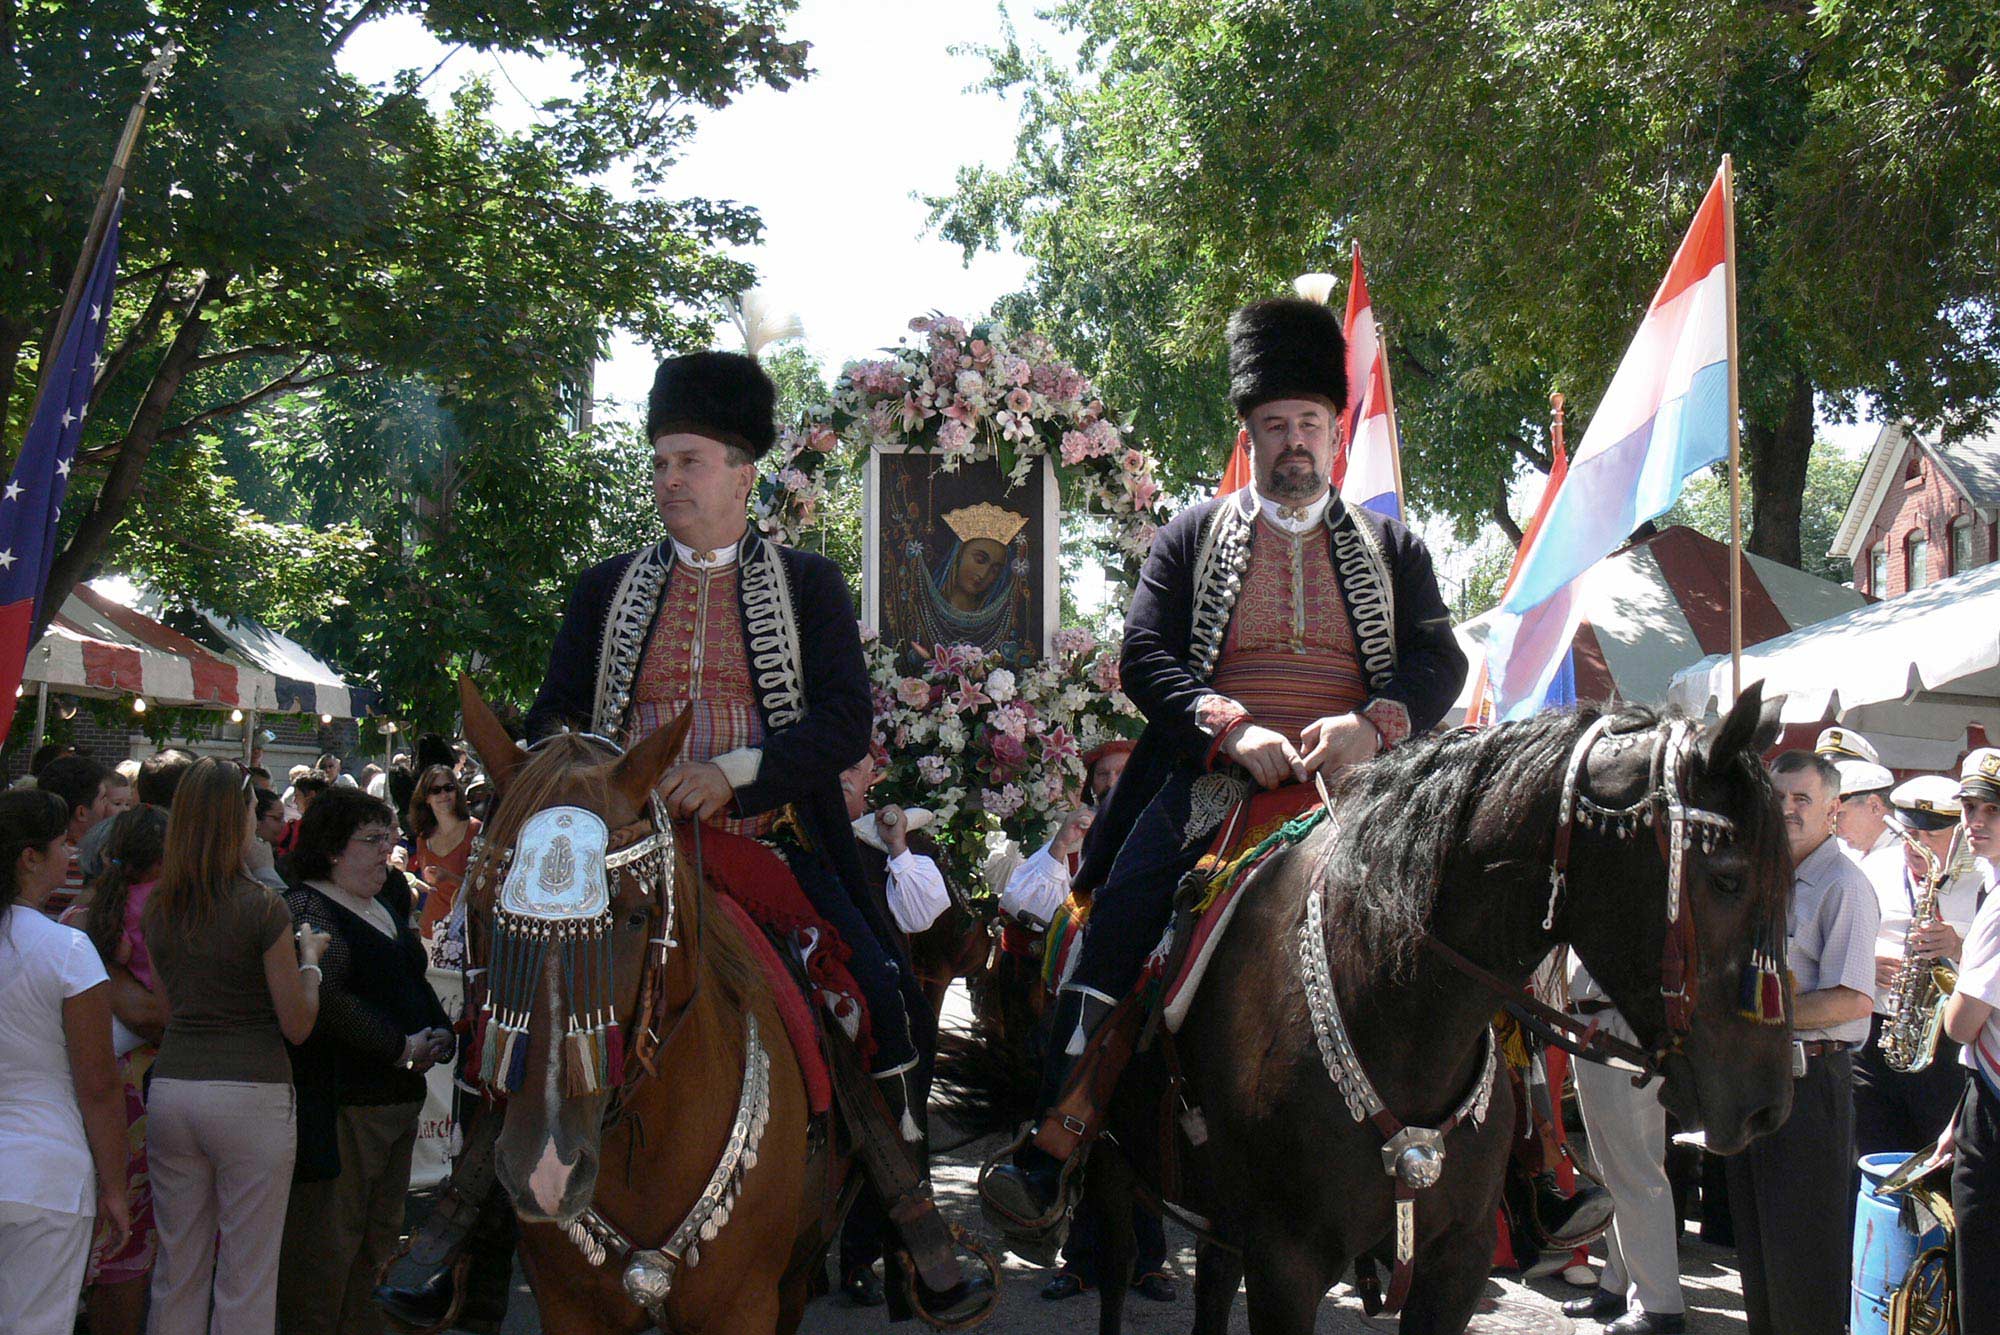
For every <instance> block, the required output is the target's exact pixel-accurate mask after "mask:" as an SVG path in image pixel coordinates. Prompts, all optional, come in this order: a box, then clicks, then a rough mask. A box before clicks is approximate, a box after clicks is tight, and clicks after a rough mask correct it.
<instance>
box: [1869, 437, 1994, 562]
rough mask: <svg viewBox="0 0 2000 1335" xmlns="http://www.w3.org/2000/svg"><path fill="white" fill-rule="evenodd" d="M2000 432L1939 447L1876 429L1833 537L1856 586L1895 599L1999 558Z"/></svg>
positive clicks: (1922, 440) (1929, 441) (1925, 440)
mask: <svg viewBox="0 0 2000 1335" xmlns="http://www.w3.org/2000/svg"><path fill="white" fill-rule="evenodd" d="M1996 520H2000V431H1995V432H1992V433H1989V434H1986V435H1982V436H1978V437H1974V438H1972V439H1968V440H1961V441H1958V442H1956V443H1954V444H1950V445H1945V444H1940V443H1937V442H1936V441H1935V440H1931V439H1925V438H1923V437H1921V436H1918V435H1917V434H1915V433H1913V432H1911V431H1910V430H1909V429H1908V428H1907V427H1906V426H1903V425H1900V424H1891V425H1888V426H1884V427H1883V428H1882V431H1881V434H1880V435H1878V436H1877V437H1876V438H1875V445H1874V447H1873V448H1872V449H1870V450H1869V452H1868V461H1867V462H1866V463H1865V464H1864V465H1863V466H1862V469H1861V480H1860V482H1859V483H1858V484H1857V485H1856V486H1855V488H1854V496H1853V498H1852V499H1851V500H1850V501H1849V502H1848V505H1847V513H1846V515H1845V516H1844V517H1843V518H1842V519H1841V521H1840V529H1839V531H1838V532H1837V533H1836V534H1835V535H1834V540H1833V550H1832V554H1833V555H1834V556H1837V557H1840V558H1841V559H1842V560H1845V561H1848V562H1851V563H1852V564H1853V566H1854V587H1855V588H1856V589H1858V590H1859V591H1861V592H1862V593H1865V594H1868V595H1869V596H1871V597H1875V598H1893V597H1895V596H1896V595H1898V594H1901V593H1907V592H1909V591H1910V590H1911V589H1918V588H1922V587H1923V586H1924V585H1926V584H1929V583H1932V582H1933V581H1935V580H1940V579H1945V578H1947V577H1949V576H1951V575H1960V574H1964V573H1965V572H1966V571H1968V570H1972V569H1975V568H1977V567H1979V566H1983V565H1986V564H1988V563H1990V562H1991V561H1993V560H1994V559H1995V557H1996V555H2000V527H1996Z"/></svg>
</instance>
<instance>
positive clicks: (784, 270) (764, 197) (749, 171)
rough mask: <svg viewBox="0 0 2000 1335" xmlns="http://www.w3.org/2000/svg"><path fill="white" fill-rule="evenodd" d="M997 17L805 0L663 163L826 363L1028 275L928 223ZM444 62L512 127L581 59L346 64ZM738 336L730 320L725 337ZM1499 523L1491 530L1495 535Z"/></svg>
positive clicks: (373, 66) (371, 57)
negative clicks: (725, 230)
mask: <svg viewBox="0 0 2000 1335" xmlns="http://www.w3.org/2000/svg"><path fill="white" fill-rule="evenodd" d="M1018 8H1019V9H1020V11H1021V12H1018V13H1014V14H1013V15H1012V17H1013V19H1014V21H1015V23H1016V25H1017V26H1018V28H1019V30H1020V33H1021V36H1022V38H1023V39H1024V40H1025V41H1027V42H1030V43H1032V44H1034V45H1038V46H1041V47H1043V48H1045V49H1048V50H1052V51H1058V52H1063V53H1068V52H1071V51H1073V49H1074V46H1073V43H1072V42H1071V41H1070V40H1068V38H1067V37H1066V35H1065V34H1063V33H1061V32H1060V31H1058V30H1057V29H1055V28H1054V27H1053V26H1051V25H1049V24H1047V23H1044V22H1042V21H1041V20H1039V19H1037V18H1035V17H1034V16H1033V13H1032V11H1031V9H1030V7H1029V5H1027V4H1022V5H1019V6H1018ZM1003 21H1004V20H1003V11H1002V8H1001V6H1000V5H999V4H997V3H994V0H801V3H800V4H799V6H798V10H797V12H796V14H795V15H794V16H793V19H792V22H791V24H790V26H789V31H788V35H789V36H790V37H792V38H795V39H804V40H805V41H807V42H809V43H810V44H811V52H810V55H809V63H810V66H811V68H812V70H813V71H814V73H813V74H812V76H811V77H810V78H808V79H806V80H805V81H804V82H802V83H800V84H797V85H795V86H794V87H793V88H792V89H790V90H789V91H786V92H778V91H775V90H771V89H758V90H756V91H753V92H751V93H749V94H747V95H745V96H744V97H742V98H741V99H739V100H738V101H737V102H735V103H733V104H732V105H730V106H729V107H726V108H724V109H723V110H722V111H719V112H710V113H705V114H704V115H703V116H702V119H701V122H700V129H699V130H698V132H697V134H696V136H695V138H694V140H693V142H692V144H691V145H690V146H689V147H688V151H687V152H686V153H685V155H684V156H683V159H682V161H681V163H680V164H679V167H678V168H677V169H676V170H675V171H674V172H673V173H672V175H671V176H670V177H669V178H668V184H669V189H670V190H671V191H672V192H673V193H674V194H676V195H680V196H691V197H702V198H711V199H730V200H736V201H739V202H742V203H745V204H748V205H751V206H753V207H754V208H755V209H756V210H757V212H758V213H759V215H760V216H761V217H762V218H763V221H764V235H763V239H762V241H761V243H760V244H758V245H755V246H751V247H746V248H744V250H743V251H742V252H741V253H740V254H739V255H738V258H740V259H743V260H745V261H747V262H749V263H750V264H751V265H753V266H754V267H755V269H756V271H757V274H758V279H759V285H760V287H762V288H763V289H764V291H765V293H766V294H767V295H768V296H769V297H770V299H771V300H772V301H773V303H774V304H776V305H777V306H778V307H779V308H781V309H789V310H791V311H795V312H796V313H797V314H798V315H799V316H800V318H801V320H802V322H803V324H804V327H805V331H806V344H807V346H808V348H810V350H811V351H812V352H813V354H814V355H815V356H816V357H817V358H818V359H819V361H820V363H821V364H822V365H823V366H824V367H825V368H826V369H827V370H828V371H829V372H831V371H832V370H835V369H837V368H838V367H839V366H840V365H841V364H842V363H843V362H846V361H848V360H850V359H852V358H856V357H863V356H868V355H871V354H872V353H873V352H874V351H875V350H876V349H878V348H880V347H883V346H885V345H888V344H893V343H894V342H895V341H896V339H897V338H898V336H899V335H901V334H903V333H904V332H905V331H906V328H907V325H908V322H909V320H910V318H911V317H912V316H915V315H919V314H923V313H925V312H927V311H930V310H933V309H936V310H942V311H945V312H947V313H950V314H955V315H959V316H966V317H970V316H975V315H979V314H983V313H984V312H985V311H986V310H987V309H988V308H989V307H990V305H991V304H992V302H993V301H994V300H995V299H996V298H998V297H1000V296H1003V295H1005V294H1006V293H1008V292H1012V291H1014V290H1016V289H1017V288H1018V287H1019V286H1020V284H1021V281H1022V279H1023V278H1024V277H1025V275H1026V272H1027V268H1028V266H1027V262H1026V261H1025V260H1024V259H1022V258H1021V257H1020V256H1019V255H1017V254H1015V253H1013V252H1012V251H1011V250H1010V251H1007V252H1003V253H1001V254H983V255H980V256H978V257H977V258H975V259H974V261H973V262H972V264H971V265H970V266H966V265H964V264H963V263H962V262H961V260H960V256H959V252H958V250H957V248H956V247H954V246H951V245H949V244H947V243H945V242H944V241H942V240H940V239H938V238H937V237H935V236H929V235H926V234H925V226H924V220H925V216H926V209H925V207H924V205H923V203H922V202H921V198H920V197H921V196H923V195H925V194H941V193H945V192H947V191H949V190H950V188H951V186H952V182H953V179H954V176H955V174H956V172H957V170H958V168H959V167H961V166H965V165H972V164H978V163H987V164H993V165H999V164H1002V163H1005V162H1006V161H1008V160H1009V159H1010V158H1011V156H1012V153H1013V145H1014V134H1015V130H1016V127H1017V124H1018V108H1017V106H1016V105H1015V104H1014V103H1013V102H1011V101H1008V100H1003V99H1001V98H999V97H995V96H993V95H992V94H989V93H985V92H981V91H976V90H974V89H973V88H972V85H973V84H975V83H976V82H977V81H978V80H979V79H980V78H981V77H982V76H983V75H984V74H985V73H986V70H987V65H986V62H985V61H984V60H983V59H981V58H980V57H979V56H978V55H977V54H976V53H975V52H974V51H972V50H969V49H967V48H976V47H978V46H980V45H982V44H986V43H992V42H997V41H999V40H1000V37H1001V32H1002V24H1003ZM440 61H443V62H444V63H443V66H442V68H440V69H439V70H438V72H437V73H436V74H434V75H432V77H431V79H430V82H429V83H428V84H427V85H426V89H427V91H429V92H430V93H431V94H432V95H433V96H434V97H436V98H438V99H440V100H441V99H443V98H445V97H447V96H449V94H450V93H451V91H452V90H453V89H455V88H457V87H458V86H460V85H461V84H462V83H463V82H464V81H465V80H467V79H471V78H485V79H487V80H488V81H489V82H490V83H491V85H492V87H493V89H494V91H495V94H496V97H497V101H496V107H495V114H496V116H498V117H499V118H500V119H501V121H502V122H503V123H504V124H509V125H513V126H524V125H526V124H528V123H530V121H531V120H532V119H533V117H534V115H535V113H536V109H537V107H538V106H539V105H540V104H541V103H542V102H543V101H544V100H546V99H548V98H551V97H557V96H562V95H564V94H566V93H567V92H568V91H569V81H570V75H571V70H572V68H573V67H572V66H571V65H570V64H569V63H568V62H566V61H562V60H538V59H535V58H533V57H530V56H521V55H509V56H495V55H492V54H485V53H478V52H473V51H466V50H461V51H459V52H457V53H455V54H454V53H451V52H449V51H448V50H447V48H445V47H444V46H442V45H440V44H439V43H438V42H437V41H435V40H434V39H433V38H432V37H431V36H430V35H429V33H428V32H426V31H425V29H424V27H423V25H422V24H421V22H419V21H418V20H417V19H416V18H414V17H409V16H401V17H397V18H393V19H387V20H382V21H379V22H376V23H373V24H371V25H369V26H368V27H367V28H365V29H363V30H362V31H361V32H360V33H358V34H356V36H355V37H354V38H353V40H351V41H350V42H349V44H348V46H347V48H346V49H345V50H344V51H343V53H342V60H341V65H342V67H343V68H344V69H346V70H347V71H349V72H350V73H352V74H354V75H356V76H357V77H360V78H362V79H365V80H368V81H371V82H377V83H386V82H387V81H388V80H389V79H390V78H391V77H393V75H394V74H395V73H396V72H397V71H399V70H402V69H405V68H415V69H419V70H429V69H430V68H431V67H432V66H434V65H437V64H438V63H439V62H440ZM1636 316H1637V312H1635V313H1634V317H1635V319H1636ZM734 339H735V335H734V333H733V332H731V331H729V330H726V329H725V330H724V331H723V333H722V334H720V335H719V338H718V341H719V342H720V343H722V344H723V345H725V346H727V345H728V344H730V343H731V342H733V341H734ZM659 355H660V354H659V352H658V351H656V350H654V349H650V348H646V347H642V346H640V345H639V344H637V343H636V342H635V341H634V340H632V339H631V338H630V337H627V336H625V335H622V334H616V335H614V339H613V345H612V349H611V356H610V357H609V358H608V359H607V360H606V361H603V362H600V363H599V365H598V368H597V370H598V373H597V391H598V395H599V398H600V399H612V400H616V401H618V402H620V403H623V404H627V405H631V404H638V403H641V402H643V400H644V398H645V394H646V390H647V388H648V386H649V385H650V384H651V382H652V375H653V369H654V367H655V365H656V364H657V362H658V359H659ZM1218 388H1219V387H1218ZM1820 429H1821V433H1822V435H1823V436H1825V437H1827V438H1829V439H1830V440H1831V441H1832V443H1833V444H1834V445H1835V446H1836V448H1838V449H1840V450H1841V451H1842V452H1843V453H1844V454H1847V455H1849V456H1850V457H1859V456H1860V455H1862V454H1865V453H1866V452H1867V449H1868V447H1869V445H1870V444H1872V443H1873V441H1874V439H1875V435H1876V431H1877V428H1876V426H1875V425H1874V424H1872V423H1869V422H1865V421H1864V422H1862V423H1858V424H1855V425H1851V426H1842V425H1837V424H1833V423H1827V422H1822V423H1821V427H1820ZM1527 490H1530V491H1532V490H1534V488H1533V487H1529V488H1528V489H1527ZM1518 499H1519V501H1520V504H1518V505H1517V510H1518V511H1519V512H1520V513H1522V514H1525V513H1527V511H1528V509H1530V508H1532V501H1533V497H1532V496H1525V497H1522V498H1518ZM1421 527H1422V529H1423V530H1424V532H1425V535H1426V537H1427V538H1428V539H1429V540H1430V542H1431V543H1432V546H1433V548H1434V550H1436V551H1437V553H1438V555H1439V557H1440V566H1441V567H1442V568H1443V570H1444V571H1445V573H1446V574H1447V575H1453V576H1455V575H1456V574H1457V572H1458V570H1459V567H1461V566H1468V565H1469V564H1470V562H1471V561H1472V559H1473V557H1474V555H1475V553H1476V551H1477V550H1478V547H1477V546H1475V547H1470V548H1461V547H1460V546H1459V544H1457V543H1455V542H1453V541H1452V540H1451V538H1450V537H1449V536H1448V533H1447V531H1446V526H1445V525H1443V524H1436V523H1434V524H1426V525H1422V526H1421ZM1497 539H1498V530H1497V529H1496V530H1493V532H1492V533H1491V534H1490V535H1488V541H1494V540H1497ZM1481 545H1483V544H1481ZM1092 583H1093V584H1094V583H1095V581H1092ZM1090 592H1094V590H1092V591H1090ZM1085 601H1086V602H1094V601H1095V599H1094V598H1091V597H1088V596H1087V597H1086V599H1085Z"/></svg>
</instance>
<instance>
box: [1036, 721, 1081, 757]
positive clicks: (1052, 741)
mask: <svg viewBox="0 0 2000 1335" xmlns="http://www.w3.org/2000/svg"><path fill="white" fill-rule="evenodd" d="M1076 754H1077V746H1076V738H1074V737H1072V736H1070V733H1069V729H1068V728H1065V727H1063V726H1062V724H1060V723H1058V724H1057V725H1056V726H1055V727H1054V728H1051V729H1050V730H1049V735H1048V736H1047V737H1046V738H1044V739H1043V740H1042V760H1043V762H1044V763H1046V764H1048V765H1051V766H1054V765H1060V764H1061V763H1062V762H1063V761H1065V760H1068V759H1070V758H1071V757H1072V756H1075V755H1076Z"/></svg>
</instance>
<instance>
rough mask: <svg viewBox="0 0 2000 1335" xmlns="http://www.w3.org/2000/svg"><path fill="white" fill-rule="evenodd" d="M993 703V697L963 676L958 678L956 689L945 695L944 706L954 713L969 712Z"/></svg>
mask: <svg viewBox="0 0 2000 1335" xmlns="http://www.w3.org/2000/svg"><path fill="white" fill-rule="evenodd" d="M992 703H993V697H992V696H990V695H988V694H987V693H986V692H984V691H982V690H980V689H979V688H978V687H977V686H974V685H973V684H972V683H971V682H970V681H967V680H966V679H965V678H964V677H960V678H959V679H958V689H957V690H955V691H953V692H952V693H951V694H950V695H947V696H946V697H945V708H947V709H949V710H950V711H951V712H952V713H954V714H964V713H969V712H970V711H972V710H975V709H978V708H980V707H981V706H982V705H990V704H992Z"/></svg>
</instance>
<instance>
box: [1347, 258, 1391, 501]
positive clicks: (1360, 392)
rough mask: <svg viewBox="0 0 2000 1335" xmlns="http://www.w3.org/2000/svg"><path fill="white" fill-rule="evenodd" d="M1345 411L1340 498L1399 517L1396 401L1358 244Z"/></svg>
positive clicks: (1349, 316)
mask: <svg viewBox="0 0 2000 1335" xmlns="http://www.w3.org/2000/svg"><path fill="white" fill-rule="evenodd" d="M1343 332H1344V333H1345V334H1346V336H1347V412H1346V413H1345V414H1344V415H1343V416H1342V417H1341V424H1340V425H1341V432H1340V434H1341V438H1342V442H1343V444H1344V446H1345V449H1344V454H1343V459H1344V463H1345V469H1344V471H1343V472H1342V474H1341V478H1340V499H1342V500H1343V501H1346V502H1347V503H1348V504H1349V505H1358V506H1360V507H1361V508H1362V509H1364V510H1373V511H1374V512H1375V513H1376V514H1381V515H1388V516H1389V517H1390V518H1391V519H1401V518H1402V517H1403V462H1402V454H1401V448H1400V444H1399V442H1398V439H1397V436H1396V400H1395V396H1394V395H1392V394H1391V393H1390V391H1389V359H1388V356H1387V353H1386V352H1385V350H1384V349H1383V347H1382V336H1381V333H1380V331H1379V330H1378V329H1377V328H1376V325H1375V307H1374V305H1373V304H1372V303H1371V302H1370V301H1369V299H1368V280H1367V279H1365V278H1364V277H1362V275H1361V246H1360V245H1359V244H1358V243H1357V244H1356V245H1355V247H1354V277H1353V279H1352V280H1351V281H1350V282H1349V283H1348V285H1347V320H1346V323H1345V326H1344V328H1343Z"/></svg>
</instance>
